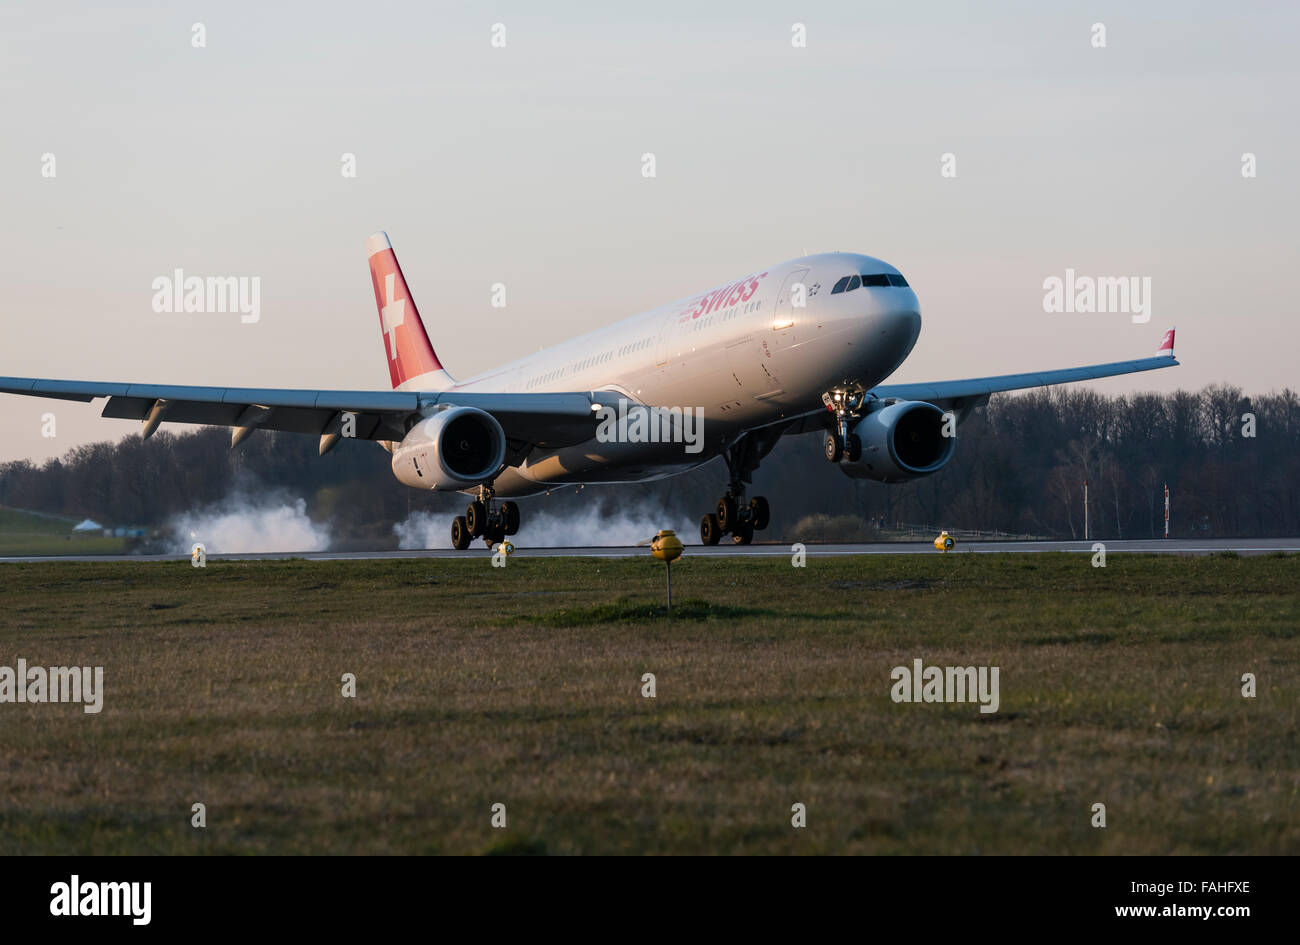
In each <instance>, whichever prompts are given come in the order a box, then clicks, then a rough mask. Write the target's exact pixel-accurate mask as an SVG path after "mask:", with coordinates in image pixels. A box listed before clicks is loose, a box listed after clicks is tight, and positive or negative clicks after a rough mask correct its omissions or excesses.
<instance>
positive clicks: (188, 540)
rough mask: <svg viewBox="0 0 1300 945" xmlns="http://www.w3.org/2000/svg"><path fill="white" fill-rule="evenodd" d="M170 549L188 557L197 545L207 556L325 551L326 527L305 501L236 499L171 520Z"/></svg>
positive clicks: (327, 543) (265, 498) (326, 545)
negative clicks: (309, 514) (312, 515)
mask: <svg viewBox="0 0 1300 945" xmlns="http://www.w3.org/2000/svg"><path fill="white" fill-rule="evenodd" d="M170 531H171V534H172V536H173V538H172V542H173V547H172V548H171V550H172V551H173V552H174V553H176V554H189V553H190V549H191V548H192V547H193V546H194V543H195V542H199V543H201V544H202V545H203V546H204V548H206V549H207V551H208V553H209V554H245V553H254V552H286V551H287V552H293V551H325V550H326V549H327V548H329V544H330V531H329V528H328V526H325V525H317V524H316V523H314V522H313V521H312V520H311V519H310V518H308V517H307V503H306V502H305V501H304V500H302V499H295V500H293V501H292V503H290V502H288V501H286V500H284V499H275V498H267V497H262V498H250V497H247V496H238V495H237V496H232V497H231V498H229V499H227V500H226V501H225V502H223V503H220V504H218V505H216V506H212V507H210V508H207V509H204V510H201V511H197V512H186V513H184V514H183V515H180V516H177V517H176V518H175V519H173V520H172V523H171V526H170Z"/></svg>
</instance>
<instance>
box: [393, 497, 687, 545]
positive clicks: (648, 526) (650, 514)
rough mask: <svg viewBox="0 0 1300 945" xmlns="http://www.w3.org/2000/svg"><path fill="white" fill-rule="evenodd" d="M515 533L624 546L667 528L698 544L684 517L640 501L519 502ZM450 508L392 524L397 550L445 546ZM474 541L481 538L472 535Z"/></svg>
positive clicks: (521, 539) (530, 539)
mask: <svg viewBox="0 0 1300 945" xmlns="http://www.w3.org/2000/svg"><path fill="white" fill-rule="evenodd" d="M519 511H520V516H519V518H520V524H519V534H518V535H514V536H512V537H511V538H510V541H511V542H512V543H514V544H516V545H518V546H519V547H521V548H586V547H596V548H599V547H610V546H618V547H626V546H629V545H635V544H637V543H638V542H648V541H649V540H650V539H651V538H653V537H654V536H655V533H656V532H658V531H659V530H660V529H663V528H671V529H673V530H674V531H676V532H677V537H678V538H680V539H681V540H682V542H683V543H684V544H699V532H698V530H697V529H696V527H695V526H693V525H692V524H691V523H690V522H689V521H687V520H685V519H682V518H681V517H680V516H678V515H677V514H675V513H672V512H667V511H665V510H664V509H662V508H659V507H655V506H651V505H641V506H634V507H631V508H623V509H619V510H618V511H617V512H615V513H612V514H610V513H606V512H603V511H602V509H601V508H600V507H599V506H598V505H596V504H594V503H593V504H591V505H587V506H584V507H582V508H580V509H573V508H570V509H564V510H557V511H553V512H552V511H547V510H546V509H545V508H542V507H541V506H540V504H539V503H536V502H532V503H527V504H524V505H521V506H520V509H519ZM453 516H454V513H452V512H444V513H441V514H437V513H430V512H416V513H414V514H412V515H411V516H410V517H409V518H408V519H406V521H404V522H398V523H397V524H396V525H394V526H393V534H395V535H396V536H397V544H398V547H399V548H403V549H408V550H409V549H417V548H450V547H451V520H452V518H453ZM475 541H476V542H480V543H481V541H482V539H475Z"/></svg>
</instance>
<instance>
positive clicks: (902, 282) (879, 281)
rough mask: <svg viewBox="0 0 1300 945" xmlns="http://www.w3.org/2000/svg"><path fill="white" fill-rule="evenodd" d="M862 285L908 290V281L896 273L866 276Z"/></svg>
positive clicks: (863, 277)
mask: <svg viewBox="0 0 1300 945" xmlns="http://www.w3.org/2000/svg"><path fill="white" fill-rule="evenodd" d="M862 284H863V285H865V286H894V287H896V288H899V289H906V288H908V285H907V280H906V279H904V278H903V277H902V276H900V275H899V274H898V273H896V272H881V273H874V274H864V275H863V276H862Z"/></svg>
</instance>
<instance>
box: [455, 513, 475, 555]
mask: <svg viewBox="0 0 1300 945" xmlns="http://www.w3.org/2000/svg"><path fill="white" fill-rule="evenodd" d="M473 538H474V536H473V535H471V534H470V533H469V525H468V524H466V522H465V516H463V515H457V516H456V517H455V518H453V519H452V520H451V545H452V547H453V548H455V549H456V550H457V551H464V550H465V549H466V548H468V547H469V543H470V541H471V540H473Z"/></svg>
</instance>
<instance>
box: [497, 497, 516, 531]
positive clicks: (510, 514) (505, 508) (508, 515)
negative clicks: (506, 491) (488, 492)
mask: <svg viewBox="0 0 1300 945" xmlns="http://www.w3.org/2000/svg"><path fill="white" fill-rule="evenodd" d="M501 520H502V521H503V522H505V527H506V534H507V535H517V534H519V506H518V505H517V504H515V503H514V502H502V503H501Z"/></svg>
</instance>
